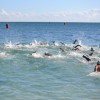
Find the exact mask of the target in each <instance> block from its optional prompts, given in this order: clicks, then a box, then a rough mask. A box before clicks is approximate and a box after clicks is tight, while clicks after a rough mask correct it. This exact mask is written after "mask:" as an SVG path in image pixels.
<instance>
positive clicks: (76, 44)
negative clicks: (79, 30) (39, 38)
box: [32, 40, 100, 72]
mask: <svg viewBox="0 0 100 100" xmlns="http://www.w3.org/2000/svg"><path fill="white" fill-rule="evenodd" d="M45 44H46V43H45ZM52 44H53V45H54V46H56V42H55V41H52ZM60 44H61V45H62V46H65V44H64V43H63V42H60ZM73 44H74V46H73V48H72V50H81V49H80V48H81V47H82V46H81V44H80V43H79V41H78V40H75V41H74V42H73ZM42 45H43V43H42ZM59 49H60V51H61V52H62V53H63V54H67V53H68V52H67V51H66V50H65V49H63V48H62V47H60V48H59ZM94 51H95V50H94V49H93V48H91V49H90V53H89V54H88V55H83V56H82V57H83V58H84V59H85V60H86V61H88V62H89V61H91V58H90V56H92V55H93V53H94ZM34 53H36V51H35V52H33V53H32V54H34ZM44 56H47V57H50V56H52V54H51V53H48V52H45V53H44ZM94 72H100V61H98V62H97V65H96V66H95V68H94Z"/></svg>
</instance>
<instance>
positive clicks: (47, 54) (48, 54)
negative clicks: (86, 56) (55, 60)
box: [44, 52, 52, 56]
mask: <svg viewBox="0 0 100 100" xmlns="http://www.w3.org/2000/svg"><path fill="white" fill-rule="evenodd" d="M44 55H45V56H52V54H50V53H47V52H45V53H44Z"/></svg>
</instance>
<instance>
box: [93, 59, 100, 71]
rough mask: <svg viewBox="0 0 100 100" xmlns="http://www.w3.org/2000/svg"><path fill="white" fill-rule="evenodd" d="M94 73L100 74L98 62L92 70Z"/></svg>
mask: <svg viewBox="0 0 100 100" xmlns="http://www.w3.org/2000/svg"><path fill="white" fill-rule="evenodd" d="M94 72H100V61H98V62H97V65H96V66H95V68H94Z"/></svg>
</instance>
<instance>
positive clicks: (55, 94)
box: [0, 23, 100, 100]
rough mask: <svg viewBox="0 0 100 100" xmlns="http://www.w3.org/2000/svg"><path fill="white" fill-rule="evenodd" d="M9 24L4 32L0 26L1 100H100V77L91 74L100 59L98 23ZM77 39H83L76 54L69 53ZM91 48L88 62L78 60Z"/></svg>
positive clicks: (71, 51) (82, 59)
mask: <svg viewBox="0 0 100 100" xmlns="http://www.w3.org/2000/svg"><path fill="white" fill-rule="evenodd" d="M9 24H10V28H9V29H6V28H5V23H0V26H1V28H0V69H1V70H0V99H1V100H27V99H29V100H99V99H100V95H99V92H100V88H99V87H100V76H99V74H97V75H96V74H94V73H92V72H93V70H94V66H95V64H96V62H97V61H98V60H100V52H99V51H100V48H99V44H100V40H99V38H100V34H99V31H100V24H99V23H67V24H66V25H64V24H63V23H9ZM75 39H79V40H80V41H81V45H82V47H81V48H80V50H78V51H75V50H72V49H73V46H74V44H72V43H73V41H74V40H75ZM52 41H56V43H55V45H54V44H52ZM91 41H92V42H91ZM44 42H47V43H44ZM60 42H63V43H65V45H62V44H61V43H60ZM91 47H93V48H94V50H95V52H94V54H93V56H92V57H90V58H91V59H92V60H91V61H90V62H88V61H86V59H84V58H83V57H82V56H83V55H88V54H89V53H90V48H91ZM59 48H63V49H64V50H66V53H63V52H61V51H60V49H59ZM33 51H36V53H34V54H33V55H32V52H33ZM45 52H48V53H50V54H52V56H49V57H48V56H45V55H44V53H45ZM91 74H92V75H91Z"/></svg>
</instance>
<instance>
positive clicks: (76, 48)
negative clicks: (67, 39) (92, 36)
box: [73, 44, 82, 50]
mask: <svg viewBox="0 0 100 100" xmlns="http://www.w3.org/2000/svg"><path fill="white" fill-rule="evenodd" d="M80 47H82V46H81V45H79V44H78V45H76V46H75V47H74V48H73V50H80Z"/></svg>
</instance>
